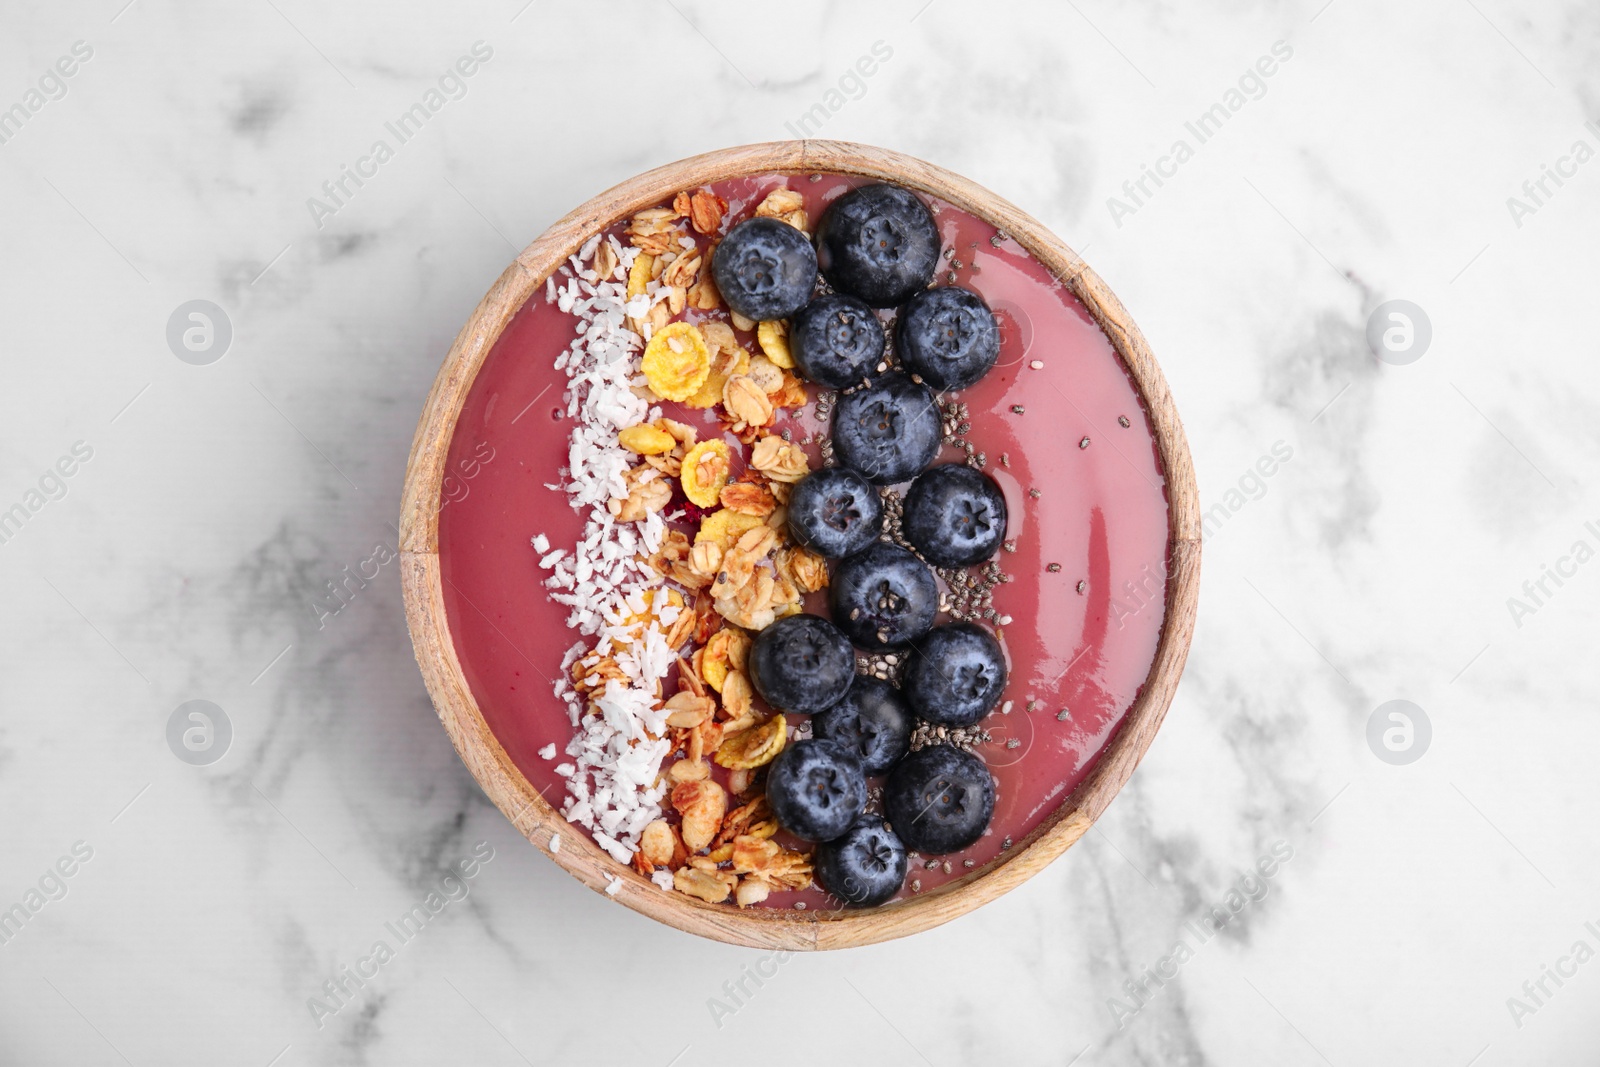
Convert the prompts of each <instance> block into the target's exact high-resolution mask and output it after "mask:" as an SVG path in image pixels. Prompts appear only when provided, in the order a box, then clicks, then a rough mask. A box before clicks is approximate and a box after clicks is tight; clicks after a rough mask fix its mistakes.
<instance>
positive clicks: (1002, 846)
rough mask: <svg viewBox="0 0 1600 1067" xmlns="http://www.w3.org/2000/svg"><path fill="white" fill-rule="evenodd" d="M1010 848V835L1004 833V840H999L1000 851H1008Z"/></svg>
mask: <svg viewBox="0 0 1600 1067" xmlns="http://www.w3.org/2000/svg"><path fill="white" fill-rule="evenodd" d="M1010 848H1011V835H1010V834H1007V835H1006V839H1005V840H1004V841H1002V842H1000V851H1001V852H1006V851H1009V850H1010Z"/></svg>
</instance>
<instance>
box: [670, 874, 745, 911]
mask: <svg viewBox="0 0 1600 1067" xmlns="http://www.w3.org/2000/svg"><path fill="white" fill-rule="evenodd" d="M738 880H739V879H738V877H737V876H735V875H732V874H727V873H725V872H723V871H705V870H701V869H700V868H698V867H679V868H678V869H677V870H676V871H673V872H672V888H674V889H676V890H677V891H678V892H680V893H687V894H688V895H689V896H691V897H699V898H700V899H701V900H703V901H705V902H706V903H708V904H721V903H722V902H723V901H724V900H727V899H728V895H729V894H730V893H732V892H733V887H734V884H735V883H736V882H738Z"/></svg>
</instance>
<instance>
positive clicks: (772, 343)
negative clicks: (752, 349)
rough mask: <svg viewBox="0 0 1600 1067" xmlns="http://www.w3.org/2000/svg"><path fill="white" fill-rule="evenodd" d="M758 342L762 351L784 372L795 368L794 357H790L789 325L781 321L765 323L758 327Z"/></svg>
mask: <svg viewBox="0 0 1600 1067" xmlns="http://www.w3.org/2000/svg"><path fill="white" fill-rule="evenodd" d="M756 341H757V342H758V343H759V344H760V345H761V351H763V352H765V353H766V354H767V358H768V359H770V360H772V362H774V363H776V364H777V365H778V366H780V367H782V368H783V369H784V370H788V369H790V368H791V367H793V366H794V357H793V356H791V355H789V324H788V323H787V322H783V321H781V320H779V321H774V322H763V323H762V324H761V325H759V326H757V327H756Z"/></svg>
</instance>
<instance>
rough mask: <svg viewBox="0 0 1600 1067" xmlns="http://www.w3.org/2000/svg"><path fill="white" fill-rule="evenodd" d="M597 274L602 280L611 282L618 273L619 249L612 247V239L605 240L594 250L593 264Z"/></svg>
mask: <svg viewBox="0 0 1600 1067" xmlns="http://www.w3.org/2000/svg"><path fill="white" fill-rule="evenodd" d="M591 266H592V268H593V270H594V273H595V276H596V277H597V278H598V279H599V280H600V281H602V282H609V281H611V280H612V279H613V278H615V277H616V274H617V250H616V249H615V248H612V247H611V241H610V240H609V239H608V240H604V241H601V242H600V246H599V247H598V248H596V249H595V250H594V262H593V264H591Z"/></svg>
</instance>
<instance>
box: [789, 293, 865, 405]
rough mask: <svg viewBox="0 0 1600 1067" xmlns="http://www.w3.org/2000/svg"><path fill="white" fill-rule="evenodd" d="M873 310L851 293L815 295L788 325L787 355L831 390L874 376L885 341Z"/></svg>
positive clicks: (859, 382)
mask: <svg viewBox="0 0 1600 1067" xmlns="http://www.w3.org/2000/svg"><path fill="white" fill-rule="evenodd" d="M887 343H888V341H887V338H885V337H884V333H883V323H881V322H879V321H878V316H877V313H875V312H874V311H873V310H872V309H871V308H870V307H868V306H867V305H866V304H864V303H862V302H861V301H860V300H857V299H856V298H855V297H853V296H844V295H842V294H839V293H834V294H832V295H830V296H819V297H817V298H816V299H815V300H813V301H811V303H809V304H807V305H806V306H805V307H803V308H801V309H800V312H799V314H797V315H795V317H794V321H793V322H791V323H790V324H789V353H790V355H792V356H794V361H795V363H796V364H797V365H798V366H799V368H800V373H801V374H803V375H805V376H806V377H807V378H809V379H811V380H812V381H814V382H817V383H819V384H822V385H826V386H828V387H830V388H833V389H848V388H849V387H850V386H852V385H860V384H861V382H862V381H863V380H865V379H868V378H875V377H877V375H878V363H879V361H881V360H882V359H883V350H884V347H885V346H886V345H887Z"/></svg>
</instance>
